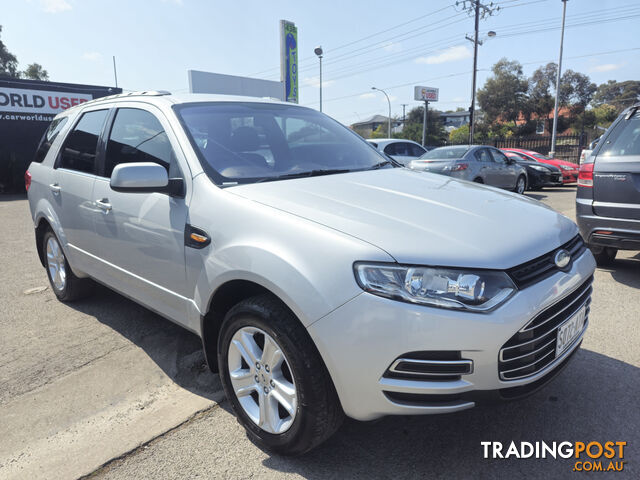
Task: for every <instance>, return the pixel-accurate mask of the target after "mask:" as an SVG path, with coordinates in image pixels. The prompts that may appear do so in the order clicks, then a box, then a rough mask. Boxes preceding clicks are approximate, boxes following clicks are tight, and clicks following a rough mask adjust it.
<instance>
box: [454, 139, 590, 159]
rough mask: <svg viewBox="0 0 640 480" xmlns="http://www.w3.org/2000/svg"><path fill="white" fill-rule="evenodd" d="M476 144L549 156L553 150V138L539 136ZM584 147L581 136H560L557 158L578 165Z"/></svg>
mask: <svg viewBox="0 0 640 480" xmlns="http://www.w3.org/2000/svg"><path fill="white" fill-rule="evenodd" d="M465 143H466V142H465ZM476 143H478V144H483V145H492V146H494V147H497V148H522V149H525V150H533V151H535V152H538V153H541V154H543V155H548V154H549V151H550V149H551V138H550V137H547V136H544V137H543V136H539V135H538V136H535V137H509V138H487V139H484V140H483V141H478V142H476ZM584 146H585V143H584V138H583V137H582V136H581V135H559V136H557V137H556V153H555V158H558V159H560V160H566V161H567V162H573V163H575V164H578V163H580V152H581V151H582V149H583V148H584Z"/></svg>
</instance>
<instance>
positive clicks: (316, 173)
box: [255, 168, 353, 183]
mask: <svg viewBox="0 0 640 480" xmlns="http://www.w3.org/2000/svg"><path fill="white" fill-rule="evenodd" d="M352 171H353V170H349V169H343V168H334V169H327V170H309V171H307V172H295V173H285V174H284V175H278V176H275V177H265V178H261V179H260V180H258V181H257V182H255V183H260V182H270V181H273V180H285V179H287V178H306V177H319V176H321V175H333V174H336V173H349V172H352Z"/></svg>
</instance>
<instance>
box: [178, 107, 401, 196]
mask: <svg viewBox="0 0 640 480" xmlns="http://www.w3.org/2000/svg"><path fill="white" fill-rule="evenodd" d="M175 109H176V113H177V114H178V116H179V118H180V120H181V121H182V124H183V126H184V127H185V130H186V131H187V132H188V134H189V136H190V137H191V141H192V144H193V146H194V148H195V150H196V151H197V153H198V156H199V157H200V161H201V162H202V165H203V168H204V169H205V171H206V172H207V174H208V175H209V177H210V178H211V179H212V180H213V181H214V182H215V183H217V184H219V185H234V184H238V183H254V182H258V181H265V180H279V179H283V178H291V177H296V176H311V175H322V174H330V173H341V172H348V171H358V170H367V169H371V168H379V167H381V166H391V165H390V164H391V162H390V161H389V159H387V158H386V157H384V156H382V155H381V154H380V153H378V152H376V150H374V149H373V148H371V147H370V146H369V145H367V143H366V142H365V141H364V140H362V139H360V138H359V137H358V136H357V135H356V134H354V133H353V132H351V131H350V130H348V129H347V128H346V127H344V126H342V125H341V124H339V123H338V122H336V121H335V120H332V119H331V118H329V117H327V116H326V115H323V114H321V113H319V112H316V111H315V110H311V109H308V108H302V107H298V106H295V105H291V106H289V105H279V104H265V103H231V102H229V103H226V102H225V103H198V104H195V103H194V104H184V105H179V106H177V107H175Z"/></svg>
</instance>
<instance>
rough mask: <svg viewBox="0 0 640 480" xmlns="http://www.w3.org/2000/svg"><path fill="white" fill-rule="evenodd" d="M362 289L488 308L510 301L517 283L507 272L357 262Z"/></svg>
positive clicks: (445, 305) (430, 302) (473, 308)
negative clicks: (514, 282)
mask: <svg viewBox="0 0 640 480" xmlns="http://www.w3.org/2000/svg"><path fill="white" fill-rule="evenodd" d="M353 268H354V272H355V276H356V280H357V281H358V284H359V285H360V287H362V289H364V290H365V291H367V292H369V293H372V294H374V295H379V296H381V297H386V298H391V299H394V300H400V301H403V302H410V303H419V304H422V305H430V306H432V307H440V308H452V309H459V310H470V311H474V312H487V311H489V310H493V309H494V308H496V307H498V306H499V305H501V304H502V303H504V302H506V301H507V299H508V298H509V297H511V295H513V294H514V293H515V291H516V287H515V285H514V284H513V282H512V281H511V279H510V278H509V276H508V275H507V274H506V273H504V272H497V271H489V270H461V269H454V268H432V267H413V266H400V265H396V264H381V263H378V264H376V263H371V264H368V263H363V262H357V263H355V264H354V267H353Z"/></svg>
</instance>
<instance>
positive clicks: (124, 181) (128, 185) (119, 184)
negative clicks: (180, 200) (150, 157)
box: [109, 162, 183, 195]
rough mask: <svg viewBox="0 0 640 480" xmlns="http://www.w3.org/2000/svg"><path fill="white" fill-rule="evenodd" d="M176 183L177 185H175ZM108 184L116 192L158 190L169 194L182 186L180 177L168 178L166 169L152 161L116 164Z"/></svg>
mask: <svg viewBox="0 0 640 480" xmlns="http://www.w3.org/2000/svg"><path fill="white" fill-rule="evenodd" d="M178 183H179V185H177V184H178ZM109 185H110V186H111V189H112V190H115V191H116V192H129V193H151V192H160V193H168V194H170V195H176V194H179V193H181V192H182V188H183V185H182V179H172V180H169V175H167V170H166V169H165V168H164V167H163V166H162V165H158V164H157V163H152V162H140V163H121V164H120V165H116V167H115V168H114V169H113V173H112V174H111V180H110V182H109ZM178 187H179V188H178Z"/></svg>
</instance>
